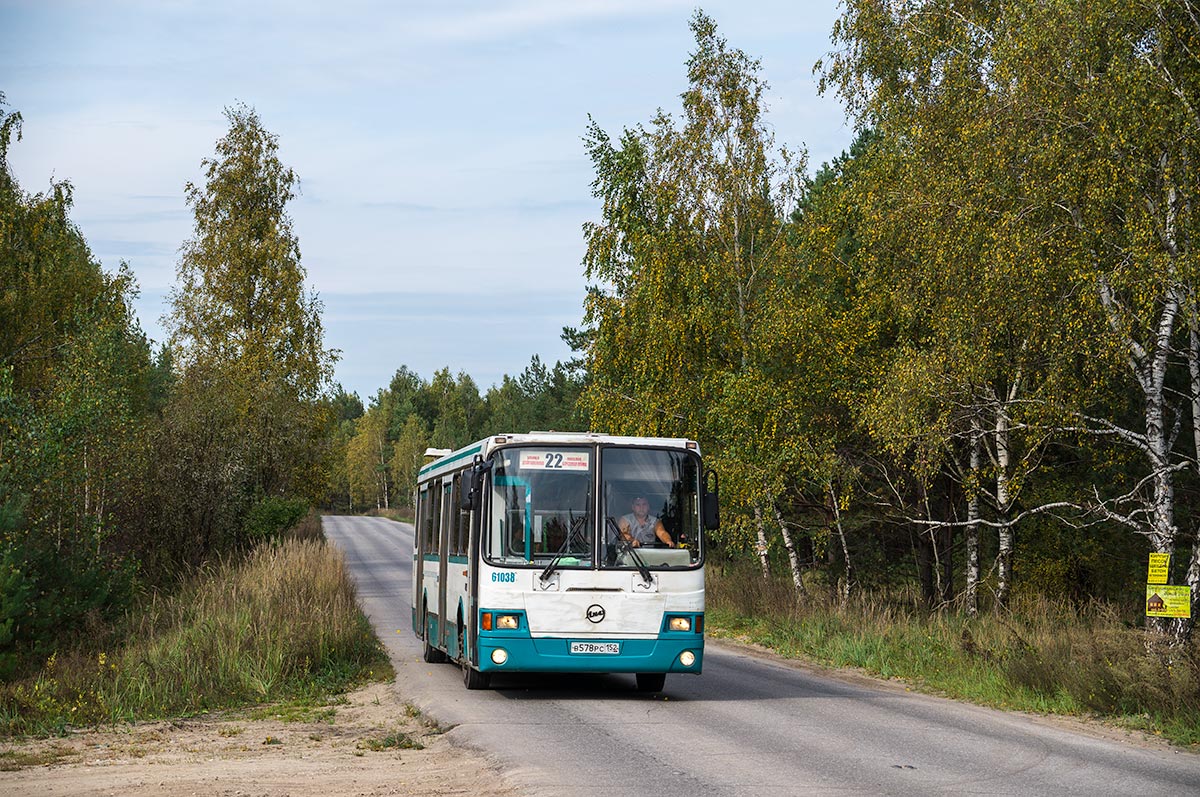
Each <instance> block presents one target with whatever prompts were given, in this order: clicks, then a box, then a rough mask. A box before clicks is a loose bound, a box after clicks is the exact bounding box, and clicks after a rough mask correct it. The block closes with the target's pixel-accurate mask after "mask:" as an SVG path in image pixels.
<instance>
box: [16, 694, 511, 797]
mask: <svg viewBox="0 0 1200 797" xmlns="http://www.w3.org/2000/svg"><path fill="white" fill-rule="evenodd" d="M346 697H347V702H346V703H345V704H340V705H333V706H330V709H327V710H323V711H319V712H316V714H317V716H308V717H306V718H305V719H304V720H303V721H284V720H282V719H279V718H268V719H246V718H245V717H240V718H239V717H205V718H199V719H188V720H181V721H174V722H152V723H140V724H137V725H132V726H122V727H118V728H112V729H101V730H89V731H77V732H74V733H71V734H70V735H68V736H66V737H63V738H56V739H38V740H29V741H25V742H21V743H19V744H12V743H2V742H0V770H4V771H0V794H4V795H9V797H16V796H17V795H97V797H98V796H99V795H135V796H138V797H140V796H141V795H164V794H169V795H176V796H177V797H185V795H221V796H222V797H238V796H241V795H245V796H246V797H249V796H250V795H254V796H255V797H275V796H276V795H291V796H292V797H309V796H310V795H311V796H314V797H315V796H316V795H320V796H321V797H335V796H340V795H363V796H366V795H372V796H374V795H389V794H397V795H400V794H403V795H427V794H428V795H432V794H438V795H454V794H464V795H513V794H516V792H515V791H514V790H513V789H512V787H511V786H510V785H508V784H507V783H506V781H505V780H504V777H503V775H502V774H501V773H500V772H499V771H498V770H496V769H494V768H493V766H492V765H491V764H490V763H489V762H488V760H487V759H486V758H485V757H484V756H482V755H481V754H479V753H476V752H474V751H470V750H464V749H461V748H458V747H455V746H454V745H453V744H451V742H450V741H449V740H448V739H446V738H445V737H444V736H443V735H442V733H443V730H442V729H438V728H436V727H429V726H428V725H426V724H425V723H424V722H423V721H422V718H421V717H419V716H409V715H410V714H412V713H415V712H411V711H409V710H408V707H407V706H405V705H404V704H403V703H402V702H401V701H400V700H399V699H398V698H397V696H396V693H395V690H394V688H393V686H392V685H391V684H372V685H370V686H368V687H366V688H364V689H361V690H359V691H357V692H353V693H351V694H349V695H347V696H346ZM406 740H410V741H411V742H415V743H416V744H417V745H419V746H420V747H421V748H422V749H416V748H415V747H407V746H404V745H407V744H408V743H409V741H406Z"/></svg>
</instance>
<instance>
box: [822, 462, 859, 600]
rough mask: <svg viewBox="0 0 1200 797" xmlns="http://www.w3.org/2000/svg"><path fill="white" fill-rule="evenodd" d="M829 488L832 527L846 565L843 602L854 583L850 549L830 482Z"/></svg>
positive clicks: (835, 495) (847, 597)
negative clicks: (835, 532) (839, 543)
mask: <svg viewBox="0 0 1200 797" xmlns="http://www.w3.org/2000/svg"><path fill="white" fill-rule="evenodd" d="M827 487H828V488H829V503H830V505H831V506H832V507H833V526H834V530H835V531H837V536H838V540H839V541H840V542H841V543H842V559H843V560H844V561H845V564H846V579H845V581H843V582H842V589H841V597H842V600H843V601H845V600H847V599H849V597H850V589H851V585H852V584H853V583H854V566H853V565H852V564H851V562H850V547H849V546H848V545H846V531H845V529H843V528H842V511H841V507H839V506H838V498H837V493H835V492H834V491H833V483H832V482H830V483H829V484H828V485H827Z"/></svg>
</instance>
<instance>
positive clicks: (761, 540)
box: [754, 501, 771, 579]
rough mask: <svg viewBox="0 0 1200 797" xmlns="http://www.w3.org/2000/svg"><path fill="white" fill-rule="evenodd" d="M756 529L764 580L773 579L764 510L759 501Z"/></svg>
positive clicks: (755, 512) (756, 504)
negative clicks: (764, 526)
mask: <svg viewBox="0 0 1200 797" xmlns="http://www.w3.org/2000/svg"><path fill="white" fill-rule="evenodd" d="M754 528H755V531H756V532H757V534H758V562H759V564H760V565H762V575H763V578H764V579H768V578H770V577H771V566H770V562H769V561H768V558H767V532H766V529H764V528H763V519H762V508H761V507H760V506H759V503H758V501H755V502H754Z"/></svg>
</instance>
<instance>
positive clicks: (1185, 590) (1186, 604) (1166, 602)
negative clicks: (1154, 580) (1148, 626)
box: [1146, 584, 1192, 617]
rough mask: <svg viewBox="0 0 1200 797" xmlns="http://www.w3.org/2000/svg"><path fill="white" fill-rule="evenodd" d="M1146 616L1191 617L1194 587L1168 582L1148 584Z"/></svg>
mask: <svg viewBox="0 0 1200 797" xmlns="http://www.w3.org/2000/svg"><path fill="white" fill-rule="evenodd" d="M1146 616H1147V617H1191V616H1192V588H1191V587H1189V586H1187V585H1186V584H1184V585H1183V586H1181V587H1172V586H1167V585H1166V584H1147V585H1146Z"/></svg>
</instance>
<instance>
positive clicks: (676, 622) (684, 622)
mask: <svg viewBox="0 0 1200 797" xmlns="http://www.w3.org/2000/svg"><path fill="white" fill-rule="evenodd" d="M667 628H669V629H671V630H672V631H691V630H692V618H690V617H672V618H671V621H670V622H669V623H668V624H667Z"/></svg>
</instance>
